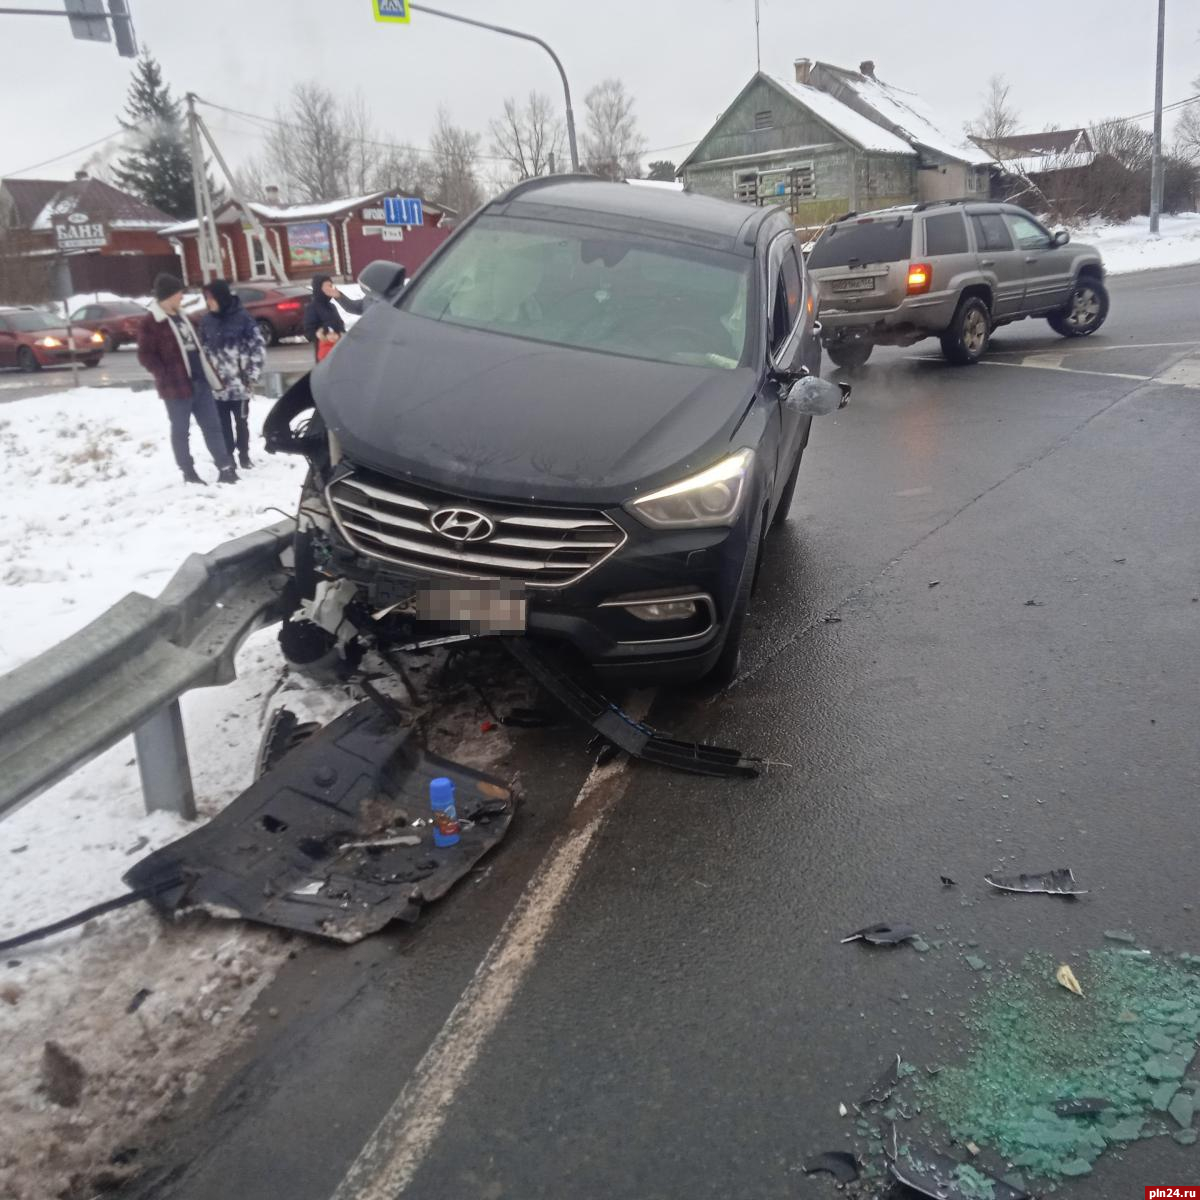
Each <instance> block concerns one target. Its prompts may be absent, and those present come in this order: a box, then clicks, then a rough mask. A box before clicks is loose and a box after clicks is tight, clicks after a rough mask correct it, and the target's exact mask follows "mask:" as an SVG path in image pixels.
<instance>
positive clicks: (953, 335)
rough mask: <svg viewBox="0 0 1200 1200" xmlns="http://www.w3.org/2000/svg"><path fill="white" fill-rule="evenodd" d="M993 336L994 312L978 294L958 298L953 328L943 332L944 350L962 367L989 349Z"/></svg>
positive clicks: (971, 362)
mask: <svg viewBox="0 0 1200 1200" xmlns="http://www.w3.org/2000/svg"><path fill="white" fill-rule="evenodd" d="M991 336H992V315H991V313H989V312H988V306H987V305H986V304H984V302H983V301H982V300H980V298H979V297H978V296H968V297H967V298H966V299H965V300H962V301H960V302H959V305H958V308H957V309H956V310H955V313H954V319H953V320H952V321H951V322H950V328H949V329H947V330H946V332H945V333H943V334H942V337H941V342H942V353H943V354H944V355H945V356H946V357H947V358H948V359H949V360H950V361H951V362H952V363H956V364H957V365H958V366H960V367H969V366H971V365H972V364H973V363H977V362H978V361H979V360H980V359H981V358H982V357H983V356H984V354H986V353H987V348H988V341H989V340H990V339H991Z"/></svg>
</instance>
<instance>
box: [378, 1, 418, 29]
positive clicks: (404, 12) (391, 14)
mask: <svg viewBox="0 0 1200 1200" xmlns="http://www.w3.org/2000/svg"><path fill="white" fill-rule="evenodd" d="M371 3H372V4H373V5H374V7H375V20H377V21H394V22H396V23H397V24H400V25H407V24H408V18H409V11H408V0H371Z"/></svg>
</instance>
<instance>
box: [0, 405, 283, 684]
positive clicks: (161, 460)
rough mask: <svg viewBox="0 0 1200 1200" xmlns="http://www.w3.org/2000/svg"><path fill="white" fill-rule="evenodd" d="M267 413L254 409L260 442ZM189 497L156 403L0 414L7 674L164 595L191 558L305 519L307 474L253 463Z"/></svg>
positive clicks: (15, 409)
mask: <svg viewBox="0 0 1200 1200" xmlns="http://www.w3.org/2000/svg"><path fill="white" fill-rule="evenodd" d="M271 403H272V402H271V401H270V400H267V399H265V398H264V399H256V400H254V401H253V402H252V403H251V411H250V424H251V429H252V431H253V432H254V434H255V437H254V439H253V440H254V441H255V442H257V441H258V440H259V439H258V437H257V432H258V430H260V429H261V428H262V423H263V419H264V418H265V416H266V414H267V412H268V411H269V409H270V406H271ZM192 454H193V456H194V457H195V460H196V466H197V469H198V471H199V472H200V475H201V476H202V477H203V478H205V479H208V480H209V481H210V485H209V486H208V487H196V486H194V485H192V486H189V485H185V484H184V483H183V481H182V479H181V478H180V475H179V471H178V469H177V468H176V466H175V462H174V459H173V458H172V457H171V448H170V444H169V441H168V428H167V416H166V412H165V411H164V409H163V405H162V401H161V400H159V399H158V397H157V396H156V395H155V394H154V393H153V392H152V391H143V392H134V391H130V390H128V389H125V388H80V389H79V390H78V391H68V392H64V393H62V394H61V395H58V396H55V397H53V398H52V397H48V396H43V397H38V398H36V399H32V400H18V401H15V402H13V403H11V404H5V405H3V406H2V407H0V456H2V457H3V461H4V463H5V470H4V472H3V473H0V511H2V512H4V513H5V520H4V521H3V522H0V564H2V565H0V584H2V585H3V587H2V589H0V590H2V592H3V595H2V596H0V671H8V670H11V669H12V668H13V667H15V666H17V665H18V664H19V663H21V662H24V661H25V660H26V659H29V658H32V657H33V656H34V655H35V654H38V653H39V652H40V651H42V650H45V649H46V648H47V647H49V646H52V645H54V643H55V642H58V641H61V640H62V639H63V638H64V637H66V636H67V635H68V634H71V633H74V632H76V631H77V630H78V629H80V628H82V627H83V626H84V625H86V624H87V623H88V621H90V620H92V619H93V618H94V617H96V616H99V614H100V613H102V612H103V611H104V610H105V609H106V608H108V607H109V606H110V605H111V604H114V603H115V602H116V601H117V600H119V599H120V598H121V597H122V596H123V595H124V594H125V593H126V592H129V591H139V592H145V593H146V594H148V595H151V596H153V595H155V594H156V593H157V592H158V591H160V590H161V589H162V587H163V586H164V585H165V584H166V582H167V581H168V580H169V579H170V577H171V575H172V574H173V572H174V571H175V568H176V567H178V566H179V564H180V563H181V562H182V561H183V559H184V558H185V557H186V556H187V555H188V554H191V553H193V552H194V551H203V550H211V549H212V548H213V547H214V546H216V545H218V544H220V543H221V542H224V541H228V540H229V539H230V538H233V537H237V536H239V535H240V534H243V533H250V532H252V531H253V530H255V529H261V528H262V527H263V526H264V525H269V524H272V523H273V522H275V521H277V520H278V519H279V517H280V515H281V514H280V513H279V512H272V511H271V507H272V506H275V507H277V508H279V509H282V510H283V512H284V513H286V514H290V513H292V512H293V511H294V510H295V506H296V498H297V496H298V495H299V488H300V482H301V480H302V478H303V473H304V463H303V461H302V460H301V459H298V458H297V457H295V456H294V455H268V454H264V453H261V452H256V451H254V450H252V452H251V456H252V457H253V459H254V461H255V463H256V465H255V467H254V468H253V470H249V471H242V472H240V475H241V482H240V483H237V484H235V485H233V486H218V485H216V484H215V483H212V482H211V481H213V480H215V479H216V474H217V473H216V469H215V468H214V467H213V465H212V462H211V460H210V459H209V457H208V452H207V451H206V449H205V447H204V440H203V439H202V438H201V437H200V434H199V431H198V430H196V429H194V428H193V430H192Z"/></svg>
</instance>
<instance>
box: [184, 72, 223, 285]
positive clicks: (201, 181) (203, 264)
mask: <svg viewBox="0 0 1200 1200" xmlns="http://www.w3.org/2000/svg"><path fill="white" fill-rule="evenodd" d="M187 120H188V142H189V144H190V146H191V153H192V194H193V195H194V196H195V198H196V252H197V254H198V255H199V258H200V278H201V282H202V283H209V282H210V281H211V280H213V279H216V278H217V276H218V275H220V274H221V243H220V241H219V240H218V237H217V222H216V218H215V216H214V214H213V207H212V196H211V195H210V194H209V191H208V175H207V173H206V172H205V170H204V154H203V152H202V148H201V145H200V118H199V117H198V116H197V115H196V93H195V92H188V94H187Z"/></svg>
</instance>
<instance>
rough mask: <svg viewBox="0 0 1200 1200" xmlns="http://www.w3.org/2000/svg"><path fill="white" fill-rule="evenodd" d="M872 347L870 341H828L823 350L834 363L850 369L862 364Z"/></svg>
mask: <svg viewBox="0 0 1200 1200" xmlns="http://www.w3.org/2000/svg"><path fill="white" fill-rule="evenodd" d="M874 349H875V346H874V344H873V343H871V342H829V343H827V344H826V346H825V352H826V353H827V354H828V355H829V357H830V358H831V359H832V360H833V363H834V365H835V366H838V367H845V368H846V369H847V370H850V371H852V370H854V369H855V368H856V367H861V366H863V365H864V364H865V363H866V361H867V359H868V358H870V357H871V351H872V350H874Z"/></svg>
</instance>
